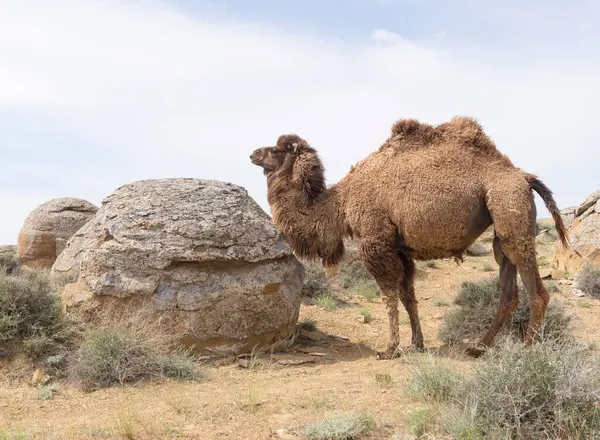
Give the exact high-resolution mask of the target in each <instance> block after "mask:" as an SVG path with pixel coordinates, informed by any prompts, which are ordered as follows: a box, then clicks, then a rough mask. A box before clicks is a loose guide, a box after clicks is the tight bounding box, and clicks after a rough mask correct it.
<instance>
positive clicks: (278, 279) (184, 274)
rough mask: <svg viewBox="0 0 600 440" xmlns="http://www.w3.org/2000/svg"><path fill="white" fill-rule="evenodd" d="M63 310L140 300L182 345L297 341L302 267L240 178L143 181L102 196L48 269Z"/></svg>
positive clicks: (216, 349)
mask: <svg viewBox="0 0 600 440" xmlns="http://www.w3.org/2000/svg"><path fill="white" fill-rule="evenodd" d="M52 273H53V274H54V275H57V276H67V277H70V278H71V279H73V280H76V281H75V282H74V283H72V284H69V285H67V286H66V288H65V291H64V293H63V298H62V301H63V310H64V311H65V312H66V313H71V312H73V313H80V312H84V313H86V314H88V313H91V314H92V315H94V313H95V312H96V311H100V310H101V309H102V308H103V306H104V304H105V303H106V300H107V299H110V301H111V302H112V303H113V304H114V303H115V301H116V302H117V304H118V303H119V301H122V302H123V304H125V303H126V302H127V303H130V302H129V301H128V300H131V299H143V300H144V302H145V304H146V306H148V305H149V306H150V309H151V312H152V315H153V316H156V317H158V319H159V321H160V322H168V327H169V329H170V331H171V332H172V333H173V334H174V336H176V337H177V339H179V340H180V341H181V342H182V343H184V344H185V345H186V346H191V347H193V348H195V350H196V352H199V353H203V354H217V355H224V354H240V353H247V352H250V351H251V350H252V349H253V348H255V347H256V346H269V347H271V348H278V349H280V348H286V347H288V346H289V345H291V344H292V343H293V341H294V338H295V334H296V330H295V326H296V322H297V320H298V314H299V310H300V302H301V291H302V284H303V279H304V268H303V266H302V264H300V262H299V261H298V260H297V259H296V258H295V257H294V256H293V254H292V250H291V248H290V247H289V246H288V244H287V243H286V241H285V239H284V238H283V236H282V234H281V232H280V231H279V229H278V228H277V227H276V226H275V225H274V224H273V223H272V221H271V219H270V218H269V216H268V215H267V214H266V213H265V212H264V211H263V210H262V209H261V208H260V206H259V205H258V204H257V203H256V202H255V201H254V200H253V199H252V198H251V197H250V196H249V195H248V193H247V191H246V190H245V189H244V188H242V187H240V186H237V185H234V184H231V183H227V182H221V181H214V180H200V179H159V180H145V181H139V182H135V183H132V184H129V185H125V186H122V187H121V188H119V189H117V190H116V191H115V192H114V193H113V194H111V195H110V196H109V197H107V198H106V199H105V200H104V201H103V202H102V206H101V208H100V209H99V211H98V213H97V215H96V217H95V218H94V219H93V220H92V221H91V222H89V223H88V224H87V225H86V226H84V227H83V228H82V229H81V230H79V231H78V233H77V234H75V235H74V236H73V237H72V238H71V240H70V241H69V243H68V244H67V247H66V249H65V250H64V252H63V253H62V254H61V255H60V257H59V258H58V259H57V261H56V263H55V264H54V266H53V268H52Z"/></svg>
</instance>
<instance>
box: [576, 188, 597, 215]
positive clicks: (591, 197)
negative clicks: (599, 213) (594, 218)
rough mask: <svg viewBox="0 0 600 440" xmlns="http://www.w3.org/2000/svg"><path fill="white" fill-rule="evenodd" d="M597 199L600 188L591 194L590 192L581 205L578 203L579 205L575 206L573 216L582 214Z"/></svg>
mask: <svg viewBox="0 0 600 440" xmlns="http://www.w3.org/2000/svg"><path fill="white" fill-rule="evenodd" d="M599 200H600V190H599V191H595V192H593V193H592V194H590V195H589V196H588V197H587V198H586V199H585V200H584V201H583V203H581V205H579V207H577V209H576V210H575V217H579V216H580V215H581V214H583V213H584V212H585V211H587V210H588V209H589V208H591V207H592V206H594V205H595V204H596V203H597V202H598V201H599Z"/></svg>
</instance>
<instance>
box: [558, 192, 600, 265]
mask: <svg viewBox="0 0 600 440" xmlns="http://www.w3.org/2000/svg"><path fill="white" fill-rule="evenodd" d="M599 201H600V191H596V192H594V193H593V194H591V195H590V196H589V197H587V198H586V199H585V201H584V202H583V203H582V204H581V205H579V206H578V207H577V208H576V209H575V210H574V213H575V214H574V215H575V217H574V219H573V222H572V224H571V226H570V228H569V236H570V239H571V246H570V248H569V249H565V248H564V247H563V246H562V244H561V243H557V244H556V247H555V250H554V261H553V267H555V268H557V269H559V270H561V271H563V272H564V271H567V272H569V273H570V274H576V273H578V272H579V271H580V270H581V269H582V268H583V266H584V265H586V264H591V265H593V266H597V267H600V206H599V203H598V202H599Z"/></svg>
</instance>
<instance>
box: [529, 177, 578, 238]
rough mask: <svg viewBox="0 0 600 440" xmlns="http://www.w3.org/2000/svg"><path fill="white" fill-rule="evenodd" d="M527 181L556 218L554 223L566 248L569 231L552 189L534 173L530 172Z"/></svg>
mask: <svg viewBox="0 0 600 440" xmlns="http://www.w3.org/2000/svg"><path fill="white" fill-rule="evenodd" d="M525 178H526V179H527V182H528V183H529V187H530V188H531V189H532V190H534V191H535V192H536V193H538V194H539V195H540V197H541V198H542V200H543V201H544V204H545V205H546V208H547V209H548V211H550V214H552V218H553V219H554V224H555V225H556V232H557V233H558V238H559V239H560V241H561V243H562V245H563V246H564V247H565V248H568V247H569V233H568V232H567V228H566V226H565V223H564V221H563V218H562V216H561V215H560V210H559V209H558V206H557V205H556V201H555V200H554V197H553V196H552V191H550V188H548V187H547V186H546V185H545V184H544V182H542V181H541V180H540V179H538V178H537V176H534V175H533V174H528V175H526V177H525Z"/></svg>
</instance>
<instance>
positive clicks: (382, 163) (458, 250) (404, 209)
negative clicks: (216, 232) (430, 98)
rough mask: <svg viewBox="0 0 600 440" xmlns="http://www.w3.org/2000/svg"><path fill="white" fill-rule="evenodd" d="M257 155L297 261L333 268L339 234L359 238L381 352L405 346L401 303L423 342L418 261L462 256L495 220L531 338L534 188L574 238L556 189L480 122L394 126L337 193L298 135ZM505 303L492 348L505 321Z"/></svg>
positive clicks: (535, 309) (536, 285)
mask: <svg viewBox="0 0 600 440" xmlns="http://www.w3.org/2000/svg"><path fill="white" fill-rule="evenodd" d="M251 160H252V162H253V163H255V164H256V165H259V166H262V167H263V168H264V171H265V174H266V175H267V187H268V200H269V204H270V206H271V210H272V213H273V219H274V221H275V223H276V224H277V226H278V227H279V228H280V229H281V230H282V231H283V234H284V235H285V237H286V239H287V240H288V242H289V243H290V245H291V246H292V248H293V249H294V251H295V253H296V254H297V255H298V256H299V257H301V258H309V259H315V258H319V259H321V261H322V263H323V264H324V265H335V264H337V263H339V261H340V260H341V258H342V256H343V253H344V244H343V238H345V237H348V236H354V237H356V238H358V239H359V241H360V246H359V251H360V256H361V260H362V261H363V263H364V264H365V266H366V267H367V269H368V270H369V271H370V272H371V274H372V275H373V276H374V277H375V279H376V281H377V283H378V285H379V287H380V290H381V291H382V294H383V296H384V301H385V302H386V306H387V308H388V313H389V320H390V343H389V345H388V350H387V352H386V353H385V354H384V356H385V357H389V356H390V355H391V353H392V352H393V351H394V350H395V349H396V348H397V345H398V329H397V327H398V323H397V320H398V315H397V305H398V300H400V301H401V302H402V303H403V305H404V306H405V308H406V309H407V311H408V313H409V317H410V319H411V327H412V330H413V345H415V346H417V347H419V348H422V346H423V341H422V339H423V338H422V334H421V329H420V323H419V319H418V312H417V307H416V303H417V301H416V299H415V298H414V288H413V279H412V278H413V273H414V268H413V265H414V263H413V260H414V259H417V260H430V259H439V258H451V257H454V258H461V256H462V255H463V254H464V251H465V249H466V248H467V247H468V246H469V245H470V244H471V243H473V241H475V239H477V237H478V236H479V235H481V233H483V232H484V231H485V230H486V229H487V228H488V227H489V226H490V225H491V224H492V223H493V224H494V229H495V234H496V237H497V246H496V249H495V252H496V254H497V260H498V263H499V264H500V263H502V262H505V261H506V264H504V263H502V264H504V267H507V268H509V269H505V275H504V276H505V277H509V278H510V276H512V274H513V272H514V274H515V276H516V273H517V271H518V272H519V273H520V274H521V278H523V279H524V283H525V285H526V287H527V290H528V292H529V294H530V296H531V297H532V298H533V302H531V304H532V317H531V321H530V329H529V332H528V334H527V338H526V343H531V341H532V339H533V337H534V336H535V334H536V333H537V330H538V328H539V325H540V324H541V319H542V318H543V315H544V313H545V308H546V304H547V292H546V291H545V289H544V287H543V285H542V283H541V279H540V277H539V273H538V271H537V265H536V252H535V219H536V211H535V204H534V200H533V194H532V190H535V191H536V192H538V193H539V194H540V196H541V197H542V199H543V200H544V202H545V204H546V206H547V207H548V209H549V210H550V212H551V213H552V216H553V218H554V220H555V222H556V226H557V231H558V234H559V237H560V239H561V241H563V243H567V241H568V237H567V233H566V230H565V228H564V224H563V222H562V218H561V217H560V214H559V213H558V208H557V206H556V203H555V201H554V199H553V197H552V193H551V192H550V190H549V189H548V188H547V187H546V186H545V185H544V184H543V183H542V182H541V181H540V180H539V179H538V178H537V177H536V176H533V175H532V174H529V173H526V172H524V171H522V170H520V169H518V168H516V167H515V166H514V165H513V164H512V162H511V161H510V159H509V158H508V157H506V156H505V155H503V154H502V153H500V152H499V151H498V150H497V149H496V146H495V144H494V142H493V141H492V140H491V139H490V138H489V137H488V136H487V135H486V134H485V132H484V131H483V129H482V127H481V126H480V125H479V124H478V123H477V121H475V120H474V119H472V118H468V117H456V118H454V119H452V120H451V121H449V122H446V123H443V124H440V125H437V126H432V125H429V124H422V123H419V122H418V121H416V120H414V119H405V120H400V121H397V122H396V123H395V124H394V125H393V126H392V130H391V134H390V137H389V138H388V139H387V140H386V141H385V143H384V144H383V145H382V146H381V147H380V148H379V149H378V150H377V151H375V152H373V153H372V154H370V155H369V156H368V157H366V158H365V159H363V160H362V161H360V162H359V163H358V164H356V166H354V167H353V168H352V169H351V171H350V172H349V173H348V174H347V175H346V176H345V177H344V178H343V179H342V180H341V181H340V182H339V183H337V184H336V185H333V186H331V187H330V188H327V187H326V185H325V178H324V168H323V165H322V163H321V161H320V159H319V157H318V155H317V152H316V150H315V149H313V148H312V147H310V145H309V144H308V143H307V142H306V141H305V140H304V139H302V138H300V137H299V136H297V135H293V134H291V135H283V136H280V137H279V139H278V140H277V143H276V146H275V147H265V148H261V149H258V150H256V151H255V152H254V153H253V154H252V155H251ZM511 265H512V266H511ZM513 266H514V267H515V270H514V271H513V270H512V269H510V267H513ZM507 274H508V275H507ZM512 284H513V283H512V279H508V278H507V279H506V280H505V285H506V286H512ZM507 289H508V288H507ZM509 294H510V295H512V294H513V293H511V292H508V291H507V293H506V294H505V296H506V295H509ZM509 300H510V301H509ZM507 301H509V303H510V304H511V307H512V304H513V303H514V301H513V299H512V296H511V297H510V298H509V297H508V296H506V298H504V299H503V300H502V301H501V303H502V304H504V303H507ZM511 301H512V302H511ZM505 308H506V307H504V309H502V310H500V309H499V311H498V316H497V317H496V318H495V320H494V324H493V325H492V328H491V329H490V332H488V334H487V335H486V337H485V338H484V341H483V342H484V343H485V345H488V344H489V343H491V339H493V336H494V335H495V332H497V330H498V329H497V328H496V327H498V325H500V326H501V325H502V323H503V322H504V320H505V319H506V317H505V316H504V315H505V314H506V313H505Z"/></svg>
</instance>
